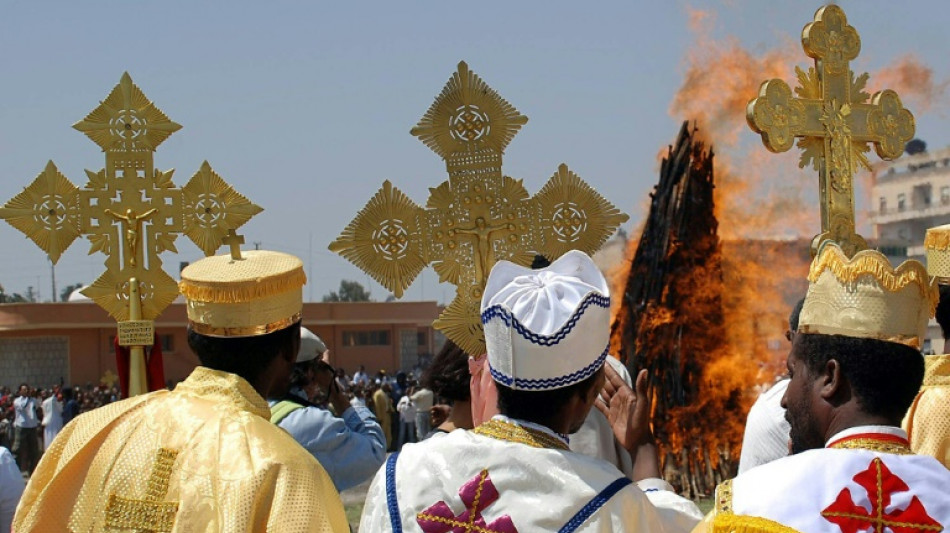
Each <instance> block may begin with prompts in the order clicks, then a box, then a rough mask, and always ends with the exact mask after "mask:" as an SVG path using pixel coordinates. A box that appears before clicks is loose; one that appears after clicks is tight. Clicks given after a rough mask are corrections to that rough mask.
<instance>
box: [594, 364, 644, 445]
mask: <svg viewBox="0 0 950 533" xmlns="http://www.w3.org/2000/svg"><path fill="white" fill-rule="evenodd" d="M604 369H605V371H606V379H605V380H604V388H603V390H602V391H601V392H600V397H599V398H598V399H597V401H596V402H595V405H596V406H597V409H600V412H601V413H604V416H606V417H607V421H608V422H610V427H611V428H613V430H614V436H616V437H617V441H618V442H619V443H620V445H621V446H623V447H624V448H625V449H626V450H627V451H629V452H630V453H631V455H634V454H635V453H636V449H637V447H638V446H640V445H642V444H646V443H650V442H653V431H652V430H651V429H650V401H649V399H648V398H647V371H646V370H641V371H640V373H639V374H637V381H636V385H635V387H636V391H634V390H632V389H631V388H630V386H629V385H627V384H626V382H624V380H623V378H621V377H620V374H618V373H617V372H616V371H615V370H614V369H613V368H611V366H610V365H604Z"/></svg>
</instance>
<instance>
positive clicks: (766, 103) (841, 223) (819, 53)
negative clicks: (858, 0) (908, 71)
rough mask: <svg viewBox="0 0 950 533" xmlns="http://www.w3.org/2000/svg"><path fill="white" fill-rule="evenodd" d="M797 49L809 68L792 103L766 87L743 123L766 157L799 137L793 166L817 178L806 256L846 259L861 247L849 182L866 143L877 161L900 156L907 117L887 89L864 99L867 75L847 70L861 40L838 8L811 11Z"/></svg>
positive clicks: (784, 87)
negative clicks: (832, 245)
mask: <svg viewBox="0 0 950 533" xmlns="http://www.w3.org/2000/svg"><path fill="white" fill-rule="evenodd" d="M802 44H803V46H804V49H805V53H806V54H807V55H808V56H809V57H812V58H814V59H815V66H814V67H813V68H809V69H808V72H805V71H803V70H802V69H800V68H798V67H796V69H795V71H796V73H797V75H798V84H799V85H798V87H796V88H795V93H796V94H798V96H799V97H798V98H795V97H793V96H792V91H791V89H789V87H788V84H786V83H785V82H784V81H782V80H779V79H773V80H769V81H767V82H765V83H763V84H762V86H761V88H760V89H759V96H758V97H757V98H755V99H754V100H752V101H751V102H749V105H748V108H747V110H746V118H747V119H748V121H749V126H751V127H752V129H753V130H755V131H756V132H757V133H760V134H762V142H763V143H765V147H766V148H768V149H769V150H771V151H773V152H784V151H786V150H788V149H789V148H791V147H792V143H794V141H795V138H796V137H799V141H798V147H799V148H801V149H803V152H802V156H801V160H800V162H799V166H800V167H801V168H804V167H805V166H806V165H808V164H811V165H812V167H813V168H814V169H815V170H817V171H818V175H819V191H820V196H821V234H819V235H818V236H816V237H815V240H814V241H812V253H813V254H814V253H817V251H818V248H819V246H820V245H821V243H822V242H824V241H826V240H832V241H835V242H837V243H838V244H839V245H841V248H842V249H843V250H844V251H845V253H847V254H848V255H849V256H851V255H854V253H855V252H857V251H859V250H862V249H864V248H867V243H865V242H864V239H863V238H862V237H861V236H860V235H858V234H857V233H855V226H854V186H853V183H852V178H853V176H854V174H855V172H856V171H857V167H858V165H861V166H863V167H865V168H870V164H869V163H868V159H867V156H866V155H865V153H867V152H868V151H869V150H870V147H869V146H868V143H869V142H870V143H872V144H873V145H874V149H875V151H876V152H877V155H878V156H880V157H881V158H882V159H888V160H889V159H896V158H898V157H900V155H901V153H903V151H904V145H905V144H906V143H907V141H909V140H910V139H911V138H913V136H914V128H915V126H914V116H913V115H912V114H911V112H910V111H908V110H906V109H904V107H903V105H901V100H900V97H898V96H897V93H896V92H894V91H892V90H884V91H880V92H877V93H875V94H874V96H873V97H871V96H869V95H868V93H866V92H864V87H865V85H866V84H867V81H868V75H867V73H865V74H862V75H861V76H858V77H857V78H855V77H854V73H853V72H852V71H851V67H850V63H849V62H850V61H851V60H853V59H855V58H856V57H857V56H858V52H860V50H861V38H860V37H859V36H858V32H857V31H856V30H855V29H854V27H852V26H850V25H848V20H847V19H846V18H845V14H844V12H843V11H842V10H841V8H840V7H838V6H835V5H829V6H825V7H822V8H821V9H819V10H818V12H817V13H815V20H814V21H813V22H810V23H808V25H806V26H805V29H804V30H802ZM869 100H870V103H868V101H869Z"/></svg>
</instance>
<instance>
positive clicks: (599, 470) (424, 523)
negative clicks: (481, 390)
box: [360, 416, 702, 533]
mask: <svg viewBox="0 0 950 533" xmlns="http://www.w3.org/2000/svg"><path fill="white" fill-rule="evenodd" d="M494 420H500V421H502V422H505V423H513V424H515V425H518V426H519V427H531V428H533V429H534V430H535V431H537V430H538V428H540V426H535V425H533V424H528V423H524V422H518V421H512V420H508V419H506V418H505V417H500V416H499V417H495V418H494V419H493V421H494ZM545 429H546V428H545ZM547 433H548V434H549V435H550V436H551V437H550V438H551V439H558V437H556V436H553V435H554V433H552V432H550V431H547ZM668 488H669V486H668V485H666V484H665V482H663V481H661V480H647V482H646V483H643V482H641V486H640V487H638V486H637V484H632V483H631V482H630V481H629V478H627V477H625V476H624V475H623V474H622V473H621V472H620V471H619V470H617V469H616V468H615V467H613V466H611V465H609V464H607V463H605V462H603V461H600V460H597V459H594V458H591V457H586V456H583V455H580V454H577V453H574V452H571V451H569V450H561V449H552V448H538V447H533V446H529V445H527V444H522V443H520V442H511V441H510V440H503V439H501V438H498V437H492V436H486V435H480V434H476V433H475V432H473V431H465V430H456V431H453V432H452V433H450V434H448V435H446V436H444V437H441V438H437V439H429V440H426V441H424V442H421V443H418V444H407V445H405V446H404V447H403V451H402V453H401V454H399V455H398V458H397V456H396V454H393V455H392V456H391V457H390V459H389V460H388V461H387V462H386V464H385V465H383V468H381V469H380V471H379V472H378V473H377V474H376V477H375V479H373V483H372V485H371V486H370V489H369V493H368V494H367V497H366V504H365V507H364V508H363V516H362V520H361V521H360V531H372V532H374V533H375V532H384V531H393V532H405V533H410V532H413V533H419V532H421V533H445V532H449V531H453V529H452V528H453V527H462V529H461V530H462V531H469V529H465V525H466V524H468V523H469V522H470V521H474V522H473V523H474V524H476V525H478V526H479V527H481V528H482V529H471V531H482V532H492V533H495V532H497V533H517V532H520V533H533V532H536V531H564V532H570V531H579V532H586V533H591V532H601V533H608V532H621V531H644V532H646V531H653V532H677V531H689V530H690V529H691V528H692V527H693V526H694V525H695V524H696V523H697V522H698V521H699V520H700V518H701V517H702V515H701V513H700V512H699V509H698V508H697V507H696V506H695V505H694V504H693V503H692V502H691V501H689V500H686V499H685V498H681V497H679V496H677V495H676V494H674V493H672V492H671V491H669V490H666V489H668ZM651 501H655V502H656V505H657V506H654V504H653V503H651ZM473 515H474V516H473ZM392 517H397V519H396V520H395V521H393V520H392Z"/></svg>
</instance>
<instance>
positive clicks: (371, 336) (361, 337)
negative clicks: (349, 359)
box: [343, 329, 390, 346]
mask: <svg viewBox="0 0 950 533" xmlns="http://www.w3.org/2000/svg"><path fill="white" fill-rule="evenodd" d="M389 345H390V340H389V330H388V329H378V330H366V331H344V332H343V346H389Z"/></svg>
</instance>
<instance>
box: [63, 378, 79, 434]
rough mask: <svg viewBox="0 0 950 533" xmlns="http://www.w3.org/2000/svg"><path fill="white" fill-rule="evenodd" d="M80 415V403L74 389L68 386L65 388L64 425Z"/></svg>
mask: <svg viewBox="0 0 950 533" xmlns="http://www.w3.org/2000/svg"><path fill="white" fill-rule="evenodd" d="M77 416H79V403H78V402H77V401H76V398H74V397H73V389H72V388H70V387H66V388H64V389H63V425H64V426H65V425H66V424H68V423H69V421H70V420H72V419H74V418H76V417H77Z"/></svg>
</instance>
